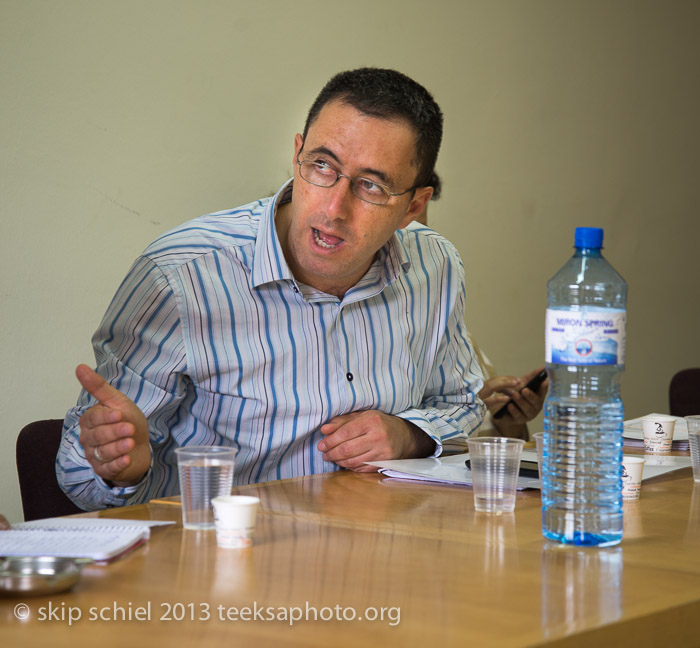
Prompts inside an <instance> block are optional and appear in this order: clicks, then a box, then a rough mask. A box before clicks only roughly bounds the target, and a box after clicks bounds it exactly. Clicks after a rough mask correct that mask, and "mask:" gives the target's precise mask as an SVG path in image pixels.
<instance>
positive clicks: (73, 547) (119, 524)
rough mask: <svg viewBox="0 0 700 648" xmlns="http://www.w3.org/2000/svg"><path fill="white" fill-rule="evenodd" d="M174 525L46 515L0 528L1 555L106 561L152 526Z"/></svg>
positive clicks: (141, 541)
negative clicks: (38, 518) (3, 529)
mask: <svg viewBox="0 0 700 648" xmlns="http://www.w3.org/2000/svg"><path fill="white" fill-rule="evenodd" d="M167 524H174V523H173V522H154V521H152V520H113V519H107V518H70V517H61V518H47V519H44V520H33V521H32V522H21V523H19V524H15V525H13V527H12V529H9V530H7V531H0V556H5V557H7V556H57V557H62V558H86V559H89V560H94V561H95V562H109V561H112V560H115V559H117V558H119V557H120V556H122V555H123V554H125V553H127V552H128V551H131V550H132V549H135V548H136V547H139V546H141V545H142V544H144V543H145V542H146V541H147V540H148V538H149V537H150V534H151V527H153V526H161V525H167Z"/></svg>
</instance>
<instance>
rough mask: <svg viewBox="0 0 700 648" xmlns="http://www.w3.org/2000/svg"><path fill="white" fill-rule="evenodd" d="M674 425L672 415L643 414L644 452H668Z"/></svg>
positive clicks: (674, 420)
mask: <svg viewBox="0 0 700 648" xmlns="http://www.w3.org/2000/svg"><path fill="white" fill-rule="evenodd" d="M675 425H676V419H675V418H673V417H672V416H645V417H644V418H643V419H642V430H643V431H644V452H670V451H671V444H672V443H673V428H674V427H675Z"/></svg>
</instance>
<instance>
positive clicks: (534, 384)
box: [493, 369, 547, 419]
mask: <svg viewBox="0 0 700 648" xmlns="http://www.w3.org/2000/svg"><path fill="white" fill-rule="evenodd" d="M546 379H547V370H546V369H542V371H540V373H538V374H537V375H536V376H535V377H534V378H532V379H531V380H530V382H529V383H527V385H525V387H523V389H526V388H527V389H530V390H532V391H537V390H538V389H539V388H540V385H541V384H542V383H543V382H544V381H545V380H546ZM520 391H522V390H520ZM512 402H513V399H512V398H511V399H510V400H509V401H508V402H507V403H506V404H505V405H504V406H503V407H501V409H499V410H498V411H497V412H496V413H495V414H494V415H493V418H495V419H499V418H501V417H502V416H505V415H506V414H507V413H508V405H510V404H511V403H512Z"/></svg>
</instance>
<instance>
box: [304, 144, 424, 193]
mask: <svg viewBox="0 0 700 648" xmlns="http://www.w3.org/2000/svg"><path fill="white" fill-rule="evenodd" d="M297 164H298V165H299V175H300V176H301V177H302V178H303V179H304V180H306V182H308V183H309V184H312V185H316V186H317V187H332V186H333V185H334V184H335V183H336V182H338V180H340V178H347V179H348V180H349V181H350V191H352V193H353V194H354V195H355V196H357V197H358V198H359V199H360V200H364V201H365V202H368V203H372V204H373V205H386V204H387V203H388V202H389V200H390V199H391V197H392V196H403V195H404V194H407V193H408V192H409V191H413V190H414V189H415V188H416V187H411V188H410V189H406V191H401V192H400V193H394V192H393V191H391V190H390V189H389V187H387V186H386V185H383V184H381V183H379V182H374V180H369V179H367V178H363V177H362V176H355V177H354V178H353V177H351V176H349V175H345V174H344V173H339V172H338V171H336V170H335V169H334V168H333V167H332V166H331V165H330V164H328V162H323V161H318V162H312V161H310V160H300V159H299V156H297Z"/></svg>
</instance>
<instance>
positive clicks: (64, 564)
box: [0, 556, 81, 596]
mask: <svg viewBox="0 0 700 648" xmlns="http://www.w3.org/2000/svg"><path fill="white" fill-rule="evenodd" d="M80 569H81V562H78V561H76V560H75V559H74V558H55V557H52V556H28V557H11V558H0V594H2V595H5V596H14V595H18V594H24V595H26V594H30V595H34V594H36V595H39V594H56V593H58V592H65V591H66V590H69V589H70V588H71V587H73V585H75V584H76V583H77V582H78V581H79V580H80Z"/></svg>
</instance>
